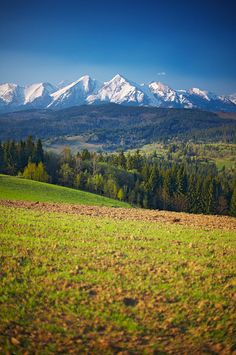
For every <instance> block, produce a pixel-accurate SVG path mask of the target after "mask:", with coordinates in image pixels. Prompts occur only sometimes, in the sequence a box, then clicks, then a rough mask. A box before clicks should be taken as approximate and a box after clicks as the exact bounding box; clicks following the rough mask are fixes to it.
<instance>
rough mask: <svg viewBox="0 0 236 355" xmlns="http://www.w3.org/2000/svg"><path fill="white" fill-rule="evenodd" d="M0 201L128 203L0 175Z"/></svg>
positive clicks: (89, 203)
mask: <svg viewBox="0 0 236 355" xmlns="http://www.w3.org/2000/svg"><path fill="white" fill-rule="evenodd" d="M0 199H1V200H24V201H40V202H63V203H73V204H84V205H95V206H114V207H129V204H128V203H125V202H120V201H117V200H113V199H110V198H107V197H103V196H99V195H96V194H92V193H89V192H85V191H79V190H74V189H70V188H67V187H62V186H56V185H51V184H46V183H42V182H37V181H32V180H26V179H22V178H17V177H14V176H7V175H1V174H0Z"/></svg>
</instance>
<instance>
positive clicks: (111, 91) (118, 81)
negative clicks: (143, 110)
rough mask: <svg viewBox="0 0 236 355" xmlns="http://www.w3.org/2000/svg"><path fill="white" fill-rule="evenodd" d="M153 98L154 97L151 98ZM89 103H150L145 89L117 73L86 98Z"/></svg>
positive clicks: (140, 104)
mask: <svg viewBox="0 0 236 355" xmlns="http://www.w3.org/2000/svg"><path fill="white" fill-rule="evenodd" d="M153 99H154V98H153ZM87 102H88V103H89V104H96V103H99V102H114V103H117V104H124V105H137V106H149V105H151V104H152V103H153V104H154V103H155V102H154V101H153V102H152V98H151V95H150V93H149V95H147V93H146V92H145V89H143V88H142V87H141V86H140V85H138V84H136V83H134V82H132V81H130V80H127V79H126V78H124V77H123V76H121V75H119V74H117V75H116V76H114V78H112V79H111V80H110V81H107V82H105V83H104V85H103V86H102V87H101V88H100V90H98V92H97V93H96V94H94V95H90V96H88V98H87Z"/></svg>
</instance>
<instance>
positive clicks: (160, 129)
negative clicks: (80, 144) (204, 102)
mask: <svg viewBox="0 0 236 355" xmlns="http://www.w3.org/2000/svg"><path fill="white" fill-rule="evenodd" d="M0 127H1V131H0V140H1V141H4V140H7V139H23V138H26V137H27V136H29V135H33V136H34V137H39V138H41V139H44V140H47V139H58V138H59V139H62V137H65V136H81V138H80V140H83V141H84V142H86V143H88V144H93V145H98V146H99V148H100V147H101V146H102V148H103V149H104V150H116V149H117V148H122V149H128V148H134V147H139V146H142V145H144V144H148V143H152V142H156V141H158V140H168V139H171V138H174V137H180V138H181V137H182V138H183V137H188V139H191V138H192V137H193V136H196V137H198V139H199V140H201V139H206V140H207V138H208V131H209V137H210V138H211V139H212V137H213V139H214V140H217V139H219V138H221V139H222V137H224V138H227V139H229V140H230V141H233V139H235V138H234V137H235V129H236V124H235V120H234V119H231V118H230V116H229V118H221V117H219V116H218V115H217V114H215V113H212V112H206V111H200V110H193V109H188V110H187V109H166V108H154V107H128V106H122V105H117V104H107V105H99V106H88V105H87V106H80V107H73V108H68V109H63V110H59V111H52V110H32V111H21V112H14V113H8V114H2V115H0ZM227 132H228V133H229V134H228V136H229V138H228V137H227V134H226V133H227Z"/></svg>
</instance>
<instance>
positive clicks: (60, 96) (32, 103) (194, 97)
mask: <svg viewBox="0 0 236 355" xmlns="http://www.w3.org/2000/svg"><path fill="white" fill-rule="evenodd" d="M109 102H112V103H117V104H124V105H132V106H154V107H166V108H197V109H202V110H209V111H232V112H236V94H232V95H229V96H218V95H216V94H214V93H211V92H209V91H206V90H202V89H199V88H196V87H194V88H191V89H188V90H174V89H173V88H171V87H170V86H168V85H166V84H163V83H161V82H160V81H152V82H150V83H149V84H137V83H135V82H134V81H131V80H129V79H127V78H125V77H124V76H122V75H120V74H116V75H115V76H114V77H113V78H112V79H111V80H109V81H106V82H104V83H103V84H100V83H99V82H98V81H97V80H95V79H92V78H91V77H90V76H89V75H84V76H82V77H81V78H79V79H78V80H75V81H73V82H71V83H68V82H65V81H63V82H60V83H59V84H58V85H57V86H53V85H51V84H50V83H47V82H45V83H43V82H42V83H36V84H32V85H28V86H26V87H22V86H19V85H17V84H13V83H5V84H0V111H1V112H10V111H16V110H22V109H28V108H37V109H46V108H50V109H62V108H67V107H71V106H79V105H85V104H100V103H109Z"/></svg>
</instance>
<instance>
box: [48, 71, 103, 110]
mask: <svg viewBox="0 0 236 355" xmlns="http://www.w3.org/2000/svg"><path fill="white" fill-rule="evenodd" d="M100 86H101V85H100V84H99V83H98V81H97V80H94V79H91V78H90V77H89V76H88V75H85V76H82V78H80V79H78V80H76V81H74V82H73V83H71V84H69V85H67V86H65V87H64V88H62V89H59V90H58V91H56V92H54V93H52V94H51V102H50V103H49V104H48V106H47V107H48V108H57V109H58V108H66V107H70V106H78V105H83V104H86V103H87V101H86V99H87V97H89V96H90V95H91V94H93V93H95V92H96V91H97V90H98V89H99V87H100Z"/></svg>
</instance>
